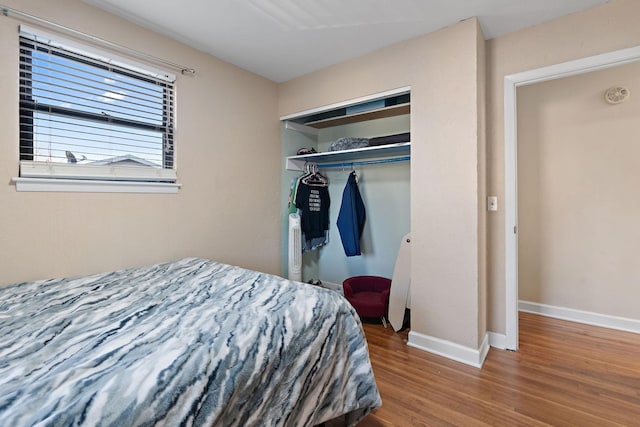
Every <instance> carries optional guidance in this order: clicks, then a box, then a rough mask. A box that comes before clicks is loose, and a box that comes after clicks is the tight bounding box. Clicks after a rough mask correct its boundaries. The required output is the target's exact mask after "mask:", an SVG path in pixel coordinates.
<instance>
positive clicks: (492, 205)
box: [487, 196, 498, 211]
mask: <svg viewBox="0 0 640 427" xmlns="http://www.w3.org/2000/svg"><path fill="white" fill-rule="evenodd" d="M487 210H488V211H497V210H498V197H497V196H489V197H487Z"/></svg>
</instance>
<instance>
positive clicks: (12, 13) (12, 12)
mask: <svg viewBox="0 0 640 427" xmlns="http://www.w3.org/2000/svg"><path fill="white" fill-rule="evenodd" d="M0 9H2V14H3V15H4V16H6V17H8V18H11V17H19V18H22V19H24V20H26V21H30V22H35V23H37V24H40V25H42V26H44V27H47V28H50V29H53V30H58V31H60V32H63V33H66V34H70V35H72V36H75V37H79V38H81V39H84V40H87V41H90V42H93V43H96V44H98V45H102V46H106V47H108V48H111V49H115V50H118V51H120V52H124V53H126V54H129V55H134V56H135V57H139V58H144V59H147V60H149V61H153V62H155V63H157V64H162V65H166V66H168V67H171V68H173V69H174V70H179V71H180V72H181V73H182V74H191V75H194V74H195V73H196V70H195V69H193V68H189V67H185V66H184V65H180V64H175V63H173V62H170V61H167V60H166V59H162V58H158V57H155V56H152V55H149V54H148V53H144V52H140V51H138V50H135V49H131V48H130V47H126V46H122V45H119V44H117V43H113V42H110V41H108V40H105V39H101V38H99V37H96V36H92V35H91V34H87V33H83V32H81V31H77V30H74V29H72V28H69V27H65V26H64V25H60V24H56V23H55V22H52V21H47V20H46V19H43V18H39V17H37V16H34V15H30V14H28V13H25V12H22V11H19V10H17V9H12V8H10V7H8V6H5V5H2V4H0Z"/></svg>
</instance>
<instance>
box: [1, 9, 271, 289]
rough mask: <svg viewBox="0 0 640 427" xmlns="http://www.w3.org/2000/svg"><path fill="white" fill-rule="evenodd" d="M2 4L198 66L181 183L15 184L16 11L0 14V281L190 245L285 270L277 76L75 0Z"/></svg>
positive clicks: (187, 104)
mask: <svg viewBox="0 0 640 427" xmlns="http://www.w3.org/2000/svg"><path fill="white" fill-rule="evenodd" d="M4 4H6V5H7V6H9V7H13V8H16V9H18V10H21V11H24V12H27V13H30V14H33V15H36V16H39V17H42V18H45V19H49V20H51V21H54V22H57V23H59V24H62V25H65V26H67V27H70V28H74V29H77V30H79V31H84V32H87V33H89V34H93V35H95V36H98V37H102V38H104V39H107V40H109V41H112V42H115V43H118V44H121V45H125V46H128V47H131V48H134V49H137V50H140V51H143V52H147V53H149V54H152V55H155V56H158V57H161V58H164V59H167V60H170V61H172V62H177V63H182V64H185V65H187V66H190V67H194V68H195V69H196V70H197V74H196V75H195V76H193V77H190V76H179V77H178V81H177V85H176V87H177V89H176V91H177V128H176V156H177V165H178V176H179V180H180V183H182V185H183V188H182V189H181V190H180V191H179V193H178V194H175V195H171V194H166V195H165V194H162V195H154V194H88V193H23V192H21V193H17V192H16V191H15V187H14V186H13V185H10V184H9V183H10V180H11V178H12V177H15V176H17V175H18V150H17V146H18V144H17V139H18V92H17V90H18V89H17V82H18V71H17V70H18V65H17V61H18V59H17V58H18V57H17V51H18V25H19V22H18V21H17V20H14V19H10V18H6V17H0V58H2V59H1V60H0V93H1V94H2V97H1V98H0V123H1V126H0V141H2V142H1V143H0V174H1V176H0V182H1V183H2V185H0V284H7V283H12V282H16V281H22V280H31V279H38V278H47V277H58V276H68V275H78V274H85V273H91V272H98V271H107V270H112V269H116V268H123V267H127V266H134V265H141V264H147V263H154V262H159V261H163V260H170V259H175V258H179V257H184V256H203V257H208V258H213V259H218V260H221V261H225V262H229V263H233V264H239V265H243V266H245V267H250V268H255V269H258V270H263V271H267V272H273V273H279V271H280V256H281V254H280V251H279V247H280V245H279V241H280V235H279V227H280V224H279V222H280V203H279V201H280V184H279V180H280V170H279V168H278V166H277V165H279V164H280V158H281V154H280V130H279V122H278V115H277V92H276V89H277V87H276V84H275V83H272V82H270V81H268V80H265V79H263V78H261V77H258V76H256V75H254V74H251V73H249V72H246V71H243V70H241V69H239V68H237V67H234V66H231V65H229V64H227V63H224V62H222V61H220V60H217V59H215V58H213V57H211V56H209V55H206V54H204V53H202V52H199V51H197V50H194V49H191V48H189V47H187V46H185V45H182V44H180V43H178V42H175V41H172V40H170V39H168V38H166V37H163V36H160V35H158V34H156V33H153V32H150V31H147V30H144V29H142V28H140V27H138V26H135V25H133V24H130V23H128V22H126V21H124V20H121V19H119V18H117V17H115V16H113V15H110V14H108V13H105V12H102V11H100V10H98V9H95V8H93V7H91V6H89V5H87V4H85V3H82V2H80V1H79V0H61V1H55V2H45V1H26V0H25V1H16V0H9V1H5V2H4ZM258 218H259V219H258Z"/></svg>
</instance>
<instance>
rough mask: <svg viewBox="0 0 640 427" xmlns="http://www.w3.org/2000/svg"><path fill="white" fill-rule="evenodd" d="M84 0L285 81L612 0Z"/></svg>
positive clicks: (513, 28)
mask: <svg viewBox="0 0 640 427" xmlns="http://www.w3.org/2000/svg"><path fill="white" fill-rule="evenodd" d="M83 1H85V2H86V3H90V4H93V5H95V6H97V7H99V8H102V9H105V10H107V11H109V12H112V13H114V14H116V15H119V16H122V17H124V18H126V19H128V20H130V21H133V22H135V23H137V24H140V25H142V26H144V27H147V28H150V29H152V30H154V31H157V32H159V33H162V34H165V35H167V36H169V37H172V38H174V39H176V40H179V41H181V42H183V43H186V44H188V45H191V46H193V47H195V48H197V49H200V50H202V51H204V52H208V53H210V54H212V55H214V56H216V57H218V58H220V59H223V60H225V61H227V62H230V63H232V64H235V65H237V66H239V67H242V68H244V69H247V70H250V71H253V72H255V73H256V74H259V75H261V76H264V77H266V78H268V79H270V80H273V81H275V82H283V81H286V80H289V79H292V78H294V77H298V76H301V75H303V74H306V73H309V72H312V71H315V70H318V69H321V68H324V67H327V66H329V65H332V64H336V63H339V62H341V61H344V60H347V59H350V58H353V57H356V56H359V55H362V54H365V53H367V52H371V51H373V50H376V49H378V48H381V47H384V46H388V45H390V44H393V43H396V42H398V41H401V40H406V39H409V38H412V37H415V36H418V35H420V34H426V33H429V32H432V31H435V30H437V29H440V28H443V27H446V26H448V25H451V24H453V23H456V22H458V21H461V20H463V19H467V18H469V17H473V16H477V17H478V19H479V21H480V25H481V27H482V30H483V32H484V35H485V38H487V39H490V38H493V37H496V36H500V35H503V34H506V33H509V32H512V31H516V30H519V29H522V28H526V27H529V26H532V25H536V24H539V23H541V22H545V21H548V20H551V19H554V18H556V17H559V16H563V15H567V14H570V13H573V12H577V11H580V10H584V9H587V8H589V7H593V6H595V5H598V4H601V3H606V2H607V1H608V0H182V1H178V0H83ZM185 65H189V64H185Z"/></svg>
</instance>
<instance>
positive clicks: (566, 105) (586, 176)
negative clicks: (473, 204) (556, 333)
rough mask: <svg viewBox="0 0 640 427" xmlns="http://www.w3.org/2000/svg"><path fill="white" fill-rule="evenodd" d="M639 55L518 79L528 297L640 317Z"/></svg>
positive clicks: (521, 252)
mask: <svg viewBox="0 0 640 427" xmlns="http://www.w3.org/2000/svg"><path fill="white" fill-rule="evenodd" d="M614 85H624V86H625V87H627V88H628V89H629V90H631V92H632V94H633V95H640V63H634V64H630V65H625V66H619V67H615V68H609V69H606V70H602V71H597V72H592V73H588V74H582V75H579V76H574V77H570V78H563V79H558V80H554V81H550V82H545V83H538V84H535V85H530V86H525V87H522V88H520V89H518V116H519V120H518V204H519V206H518V213H519V214H518V225H519V229H520V233H519V240H518V244H519V249H518V268H519V277H518V285H519V297H520V299H521V300H525V301H531V302H537V303H543V304H550V305H554V306H560V307H567V308H573V309H579V310H586V311H592V312H596V313H602V314H608V315H613V316H622V317H628V318H635V319H639V318H640V313H639V311H638V301H640V287H638V286H637V284H638V283H640V264H639V263H638V262H637V254H638V253H640V221H638V218H640V195H639V194H638V190H637V188H638V182H640V144H638V137H639V136H640V120H638V114H639V113H640V96H631V97H630V98H629V99H628V101H627V102H625V103H623V104H619V105H610V104H607V103H606V102H605V100H604V98H603V93H604V91H605V90H606V89H607V88H609V87H611V86H614Z"/></svg>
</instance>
